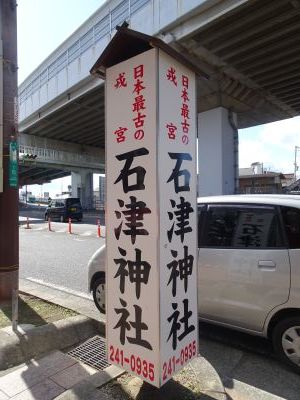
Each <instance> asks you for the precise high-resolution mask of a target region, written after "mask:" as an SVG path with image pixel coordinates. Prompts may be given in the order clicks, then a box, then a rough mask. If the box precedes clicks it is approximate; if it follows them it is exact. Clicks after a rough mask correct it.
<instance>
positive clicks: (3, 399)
mask: <svg viewBox="0 0 300 400" xmlns="http://www.w3.org/2000/svg"><path fill="white" fill-rule="evenodd" d="M8 399H9V397H8V396H6V394H5V393H3V392H2V390H0V400H8Z"/></svg>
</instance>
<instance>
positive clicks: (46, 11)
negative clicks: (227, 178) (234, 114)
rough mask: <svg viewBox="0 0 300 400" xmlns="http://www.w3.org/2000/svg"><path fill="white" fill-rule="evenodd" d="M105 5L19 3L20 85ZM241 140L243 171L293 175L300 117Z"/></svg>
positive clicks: (50, 187)
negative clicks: (254, 168)
mask: <svg viewBox="0 0 300 400" xmlns="http://www.w3.org/2000/svg"><path fill="white" fill-rule="evenodd" d="M103 3H104V0H18V64H19V82H20V83H21V82H22V81H23V80H24V79H25V78H26V77H27V76H28V75H29V74H30V73H31V72H32V71H33V70H34V69H35V68H36V67H37V66H38V65H39V64H40V63H41V62H42V61H43V60H44V59H45V58H46V57H47V56H48V55H49V54H50V53H51V52H52V51H53V50H55V49H56V47H58V46H59V45H60V44H61V43H62V42H63V41H64V40H65V39H66V38H67V37H68V36H70V35H71V34H72V32H74V30H76V29H77V28H78V27H79V26H80V25H81V24H82V23H83V22H84V21H85V20H86V19H87V18H88V17H89V16H91V15H92V14H93V13H94V12H95V11H96V10H97V9H98V8H99V7H100V6H101V5H102V4H103ZM239 139H240V148H239V155H240V157H239V160H240V167H249V166H250V164H251V163H252V162H262V163H263V164H264V167H266V168H269V169H271V170H276V171H282V172H293V171H294V165H293V163H294V149H295V146H296V145H297V146H300V117H297V118H293V119H288V120H284V121H280V122H277V123H272V124H267V125H260V126H257V127H255V128H249V129H243V130H241V131H240V134H239ZM298 164H299V165H300V154H299V158H298ZM70 181H71V178H70V177H67V178H63V179H62V180H56V181H53V182H52V183H51V184H45V185H43V188H42V191H46V192H48V191H50V194H51V196H54V195H55V193H57V192H60V191H61V189H63V190H66V189H67V186H68V184H70ZM96 181H97V179H96V177H95V183H96ZM96 186H97V184H96ZM32 191H33V192H34V193H36V194H40V193H41V187H40V186H39V185H34V186H33V187H32Z"/></svg>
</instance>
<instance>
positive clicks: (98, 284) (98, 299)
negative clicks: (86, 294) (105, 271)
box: [92, 277, 105, 314]
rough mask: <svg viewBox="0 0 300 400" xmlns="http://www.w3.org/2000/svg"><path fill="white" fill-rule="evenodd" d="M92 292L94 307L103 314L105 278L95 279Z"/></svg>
mask: <svg viewBox="0 0 300 400" xmlns="http://www.w3.org/2000/svg"><path fill="white" fill-rule="evenodd" d="M92 290H93V298H94V302H95V305H96V307H97V308H98V310H99V311H100V312H102V313H103V314H105V278H104V277H101V278H98V279H96V281H95V282H94V284H93V288H92Z"/></svg>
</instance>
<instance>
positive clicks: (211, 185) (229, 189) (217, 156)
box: [198, 107, 238, 196]
mask: <svg viewBox="0 0 300 400" xmlns="http://www.w3.org/2000/svg"><path fill="white" fill-rule="evenodd" d="M237 192H238V132H237V128H236V115H235V114H233V113H231V112H230V111H228V110H227V109H225V108H223V107H218V108H215V109H213V110H209V111H205V112H203V113H200V114H199V115H198V195H199V196H213V195H222V194H234V193H237Z"/></svg>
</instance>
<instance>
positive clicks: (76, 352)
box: [68, 336, 110, 371]
mask: <svg viewBox="0 0 300 400" xmlns="http://www.w3.org/2000/svg"><path fill="white" fill-rule="evenodd" d="M68 354H69V356H71V357H74V358H76V360H79V361H82V362H83V363H84V364H87V365H89V366H90V367H93V368H96V369H98V370H100V371H102V370H103V369H104V368H106V367H108V366H109V365H110V364H109V363H108V362H107V360H106V344H105V339H104V338H102V337H101V336H94V337H93V338H91V339H89V340H87V341H86V342H84V343H82V344H80V345H79V346H77V347H75V348H74V349H72V350H70V351H69V352H68Z"/></svg>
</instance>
